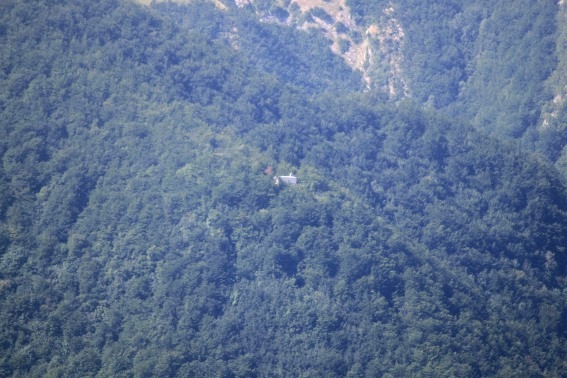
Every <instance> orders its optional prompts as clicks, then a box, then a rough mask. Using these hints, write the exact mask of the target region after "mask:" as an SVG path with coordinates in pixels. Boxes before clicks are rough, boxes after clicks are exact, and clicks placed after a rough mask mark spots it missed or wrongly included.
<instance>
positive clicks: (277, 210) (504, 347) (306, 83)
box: [0, 0, 567, 377]
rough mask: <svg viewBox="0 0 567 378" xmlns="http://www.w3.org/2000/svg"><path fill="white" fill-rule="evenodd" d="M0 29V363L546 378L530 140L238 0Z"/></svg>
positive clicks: (565, 232) (540, 172)
mask: <svg viewBox="0 0 567 378" xmlns="http://www.w3.org/2000/svg"><path fill="white" fill-rule="evenodd" d="M226 5H227V7H228V6H229V5H230V4H226ZM280 7H281V6H280ZM320 16H321V17H324V16H322V14H320ZM0 25H1V27H0V49H1V52H2V54H0V113H1V114H0V133H1V134H0V157H1V162H2V164H1V165H0V333H1V334H0V340H1V342H0V350H1V352H0V375H2V376H38V377H39V376H42V377H43V376H81V377H87V376H116V377H120V376H179V377H187V376H203V377H206V376H227V377H240V376H242V377H270V376H326V377H333V376H362V375H364V376H427V375H431V376H439V377H443V376H446V377H453V376H459V377H461V376H462V377H478V376H510V375H526V374H527V375H529V376H562V375H566V374H567V365H566V363H565V361H567V358H566V357H567V356H566V355H565V354H566V351H567V328H566V326H565V325H566V324H567V299H566V298H567V296H566V295H565V294H566V289H567V255H566V251H565V245H567V240H566V238H567V193H566V190H565V186H564V185H563V183H562V181H561V180H560V179H559V176H558V174H557V172H556V171H555V170H554V168H553V167H552V165H551V164H550V163H549V162H548V161H547V160H546V159H544V158H542V157H541V156H534V155H532V154H530V153H529V152H527V151H525V150H524V149H522V148H520V147H518V146H517V145H516V144H514V143H511V142H510V143H509V142H506V141H503V140H499V139H496V138H494V137H493V136H490V134H489V133H484V132H483V131H479V130H476V129H475V128H474V127H472V126H471V125H470V124H469V123H466V122H464V121H455V120H454V119H451V118H448V117H446V115H444V114H443V113H442V112H440V111H438V110H436V109H435V108H434V107H433V108H432V107H424V106H422V104H421V103H420V102H419V101H415V102H412V101H410V100H407V99H406V100H405V101H399V102H397V103H393V102H389V101H383V100H380V96H377V95H376V94H375V93H372V92H365V91H364V82H363V80H362V75H359V74H357V73H356V72H353V71H352V70H351V69H350V68H349V66H348V65H347V64H346V63H345V62H344V61H343V60H342V59H341V58H339V57H337V56H336V55H334V54H333V53H332V52H330V50H329V44H328V41H326V40H325V39H324V38H321V36H320V34H318V33H315V32H305V31H297V30H295V29H293V28H288V27H286V26H283V25H279V24H277V23H265V22H261V21H259V20H258V19H257V17H256V16H255V13H252V12H250V11H249V10H248V9H246V8H239V7H237V6H236V5H231V8H230V11H225V10H222V9H219V6H218V4H217V5H216V6H215V4H211V3H210V2H198V1H195V2H191V4H188V5H179V4H172V3H164V4H154V5H153V6H151V7H147V6H140V5H138V4H135V3H132V2H115V1H99V2H92V1H87V0H77V1H74V2H58V3H55V4H54V3H53V2H48V1H43V2H42V1H33V2H25V1H24V2H22V1H16V0H14V1H12V0H9V1H4V2H2V3H0ZM290 171H291V172H293V173H294V174H295V175H296V176H297V178H298V185H296V186H285V185H276V184H275V183H274V180H273V176H274V175H279V174H287V173H289V172H290Z"/></svg>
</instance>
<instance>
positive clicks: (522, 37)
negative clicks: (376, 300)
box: [217, 0, 567, 175]
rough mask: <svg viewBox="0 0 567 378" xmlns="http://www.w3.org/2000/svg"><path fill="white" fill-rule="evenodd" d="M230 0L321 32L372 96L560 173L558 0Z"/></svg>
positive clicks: (564, 141) (564, 152)
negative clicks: (466, 127)
mask: <svg viewBox="0 0 567 378" xmlns="http://www.w3.org/2000/svg"><path fill="white" fill-rule="evenodd" d="M217 3H218V2H217ZM236 3H237V4H239V5H240V6H241V7H247V8H250V9H251V10H253V11H254V13H255V14H256V15H257V16H258V17H259V18H260V19H262V20H263V21H265V22H275V23H279V24H281V25H289V26H290V27H295V28H298V29H304V30H311V31H317V32H318V33H320V34H321V35H324V36H325V37H326V38H327V39H328V40H329V41H330V42H329V43H332V46H331V49H332V50H333V51H335V53H337V54H339V55H340V56H342V57H343V58H344V59H345V61H346V62H347V63H348V64H349V65H350V66H351V67H353V68H354V69H356V70H358V71H359V72H361V73H362V74H363V75H364V79H365V84H366V86H367V89H368V90H370V91H372V92H374V93H375V95H381V96H383V97H385V98H388V99H390V100H399V99H401V98H407V97H410V98H412V99H413V100H414V101H416V102H418V103H420V104H422V105H424V106H427V107H430V108H434V109H437V110H440V111H442V112H443V113H444V114H446V115H447V116H449V117H454V118H461V119H466V120H467V121H468V122H470V123H471V124H472V125H473V126H475V127H477V128H480V129H482V130H484V131H485V132H487V133H490V134H492V135H495V136H497V137H500V138H505V139H509V138H512V139H516V140H519V141H521V143H522V145H523V146H524V148H526V149H528V150H531V151H537V152H539V153H542V154H543V155H545V156H546V157H547V158H548V159H550V160H551V161H552V162H554V163H556V166H557V167H558V168H559V169H560V171H561V172H562V173H563V175H567V149H565V145H567V128H566V126H565V125H566V124H567V122H566V121H565V119H566V101H565V95H566V88H567V86H566V82H565V77H567V70H566V67H565V64H566V60H567V58H566V57H567V54H566V53H565V43H566V41H565V38H566V35H567V34H566V33H567V19H566V15H567V6H566V4H565V2H564V1H559V2H557V1H554V0H538V1H528V0H521V1H513V2H512V1H510V0H498V1H485V0H466V1H454V0H435V1H416V0H397V1H395V2H392V1H391V0H371V1H369V0H296V1H280V0H272V1H256V0H238V1H236Z"/></svg>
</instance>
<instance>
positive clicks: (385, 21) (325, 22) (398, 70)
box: [235, 0, 409, 99]
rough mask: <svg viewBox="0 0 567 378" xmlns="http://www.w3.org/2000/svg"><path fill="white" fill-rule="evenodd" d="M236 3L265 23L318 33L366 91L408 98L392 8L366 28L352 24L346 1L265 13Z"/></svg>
mask: <svg viewBox="0 0 567 378" xmlns="http://www.w3.org/2000/svg"><path fill="white" fill-rule="evenodd" d="M235 2H236V4H237V5H238V6H239V7H244V6H252V7H254V8H255V9H256V12H257V14H258V16H259V17H261V18H262V20H264V21H266V22H278V23H283V24H286V25H289V26H294V27H297V28H298V29H304V30H306V29H316V30H320V31H321V33H323V34H324V35H325V36H326V37H327V38H328V39H329V40H330V41H331V50H332V51H333V52H334V53H336V54H338V55H340V56H342V57H343V58H344V59H345V61H346V62H347V63H348V64H349V65H350V66H351V67H352V68H353V69H356V70H358V71H360V72H362V74H363V77H364V80H365V82H366V88H367V90H374V91H378V92H380V93H382V94H384V95H386V96H387V97H388V98H390V99H399V98H402V97H404V96H407V95H408V94H409V87H408V85H407V82H406V80H405V78H404V74H403V71H402V60H403V58H402V53H401V48H402V45H403V43H404V30H403V28H402V26H401V23H400V22H399V20H397V19H396V18H395V16H394V6H395V5H394V4H389V5H388V6H387V7H385V8H384V9H383V10H382V12H381V15H380V17H379V22H378V23H373V24H371V25H369V26H365V25H359V24H357V23H356V22H355V20H354V18H353V16H352V14H351V10H350V8H349V7H348V5H347V4H346V0H297V1H278V2H277V5H275V6H272V7H270V8H268V9H266V8H261V7H258V6H257V4H258V3H260V2H259V1H254V0H235Z"/></svg>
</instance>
